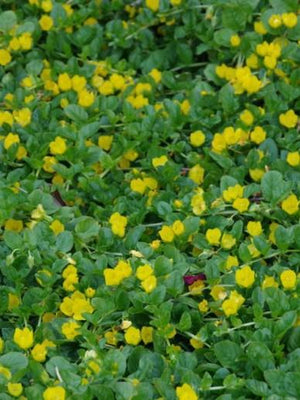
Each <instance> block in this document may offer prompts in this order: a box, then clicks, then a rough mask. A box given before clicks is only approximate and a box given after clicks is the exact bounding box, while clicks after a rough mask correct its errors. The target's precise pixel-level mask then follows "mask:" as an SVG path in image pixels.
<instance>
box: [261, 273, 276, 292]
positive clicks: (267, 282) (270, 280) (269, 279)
mask: <svg viewBox="0 0 300 400" xmlns="http://www.w3.org/2000/svg"><path fill="white" fill-rule="evenodd" d="M268 287H278V283H277V282H276V281H275V278H274V277H273V276H265V279H264V280H263V283H262V288H263V289H266V288H268Z"/></svg>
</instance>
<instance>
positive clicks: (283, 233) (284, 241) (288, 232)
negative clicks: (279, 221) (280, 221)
mask: <svg viewBox="0 0 300 400" xmlns="http://www.w3.org/2000/svg"><path fill="white" fill-rule="evenodd" d="M275 241H276V245H277V246H278V247H279V248H280V249H281V250H287V249H288V248H289V247H290V246H291V244H292V243H293V241H294V230H293V227H289V228H284V227H283V226H281V225H280V226H278V227H277V228H276V231H275Z"/></svg>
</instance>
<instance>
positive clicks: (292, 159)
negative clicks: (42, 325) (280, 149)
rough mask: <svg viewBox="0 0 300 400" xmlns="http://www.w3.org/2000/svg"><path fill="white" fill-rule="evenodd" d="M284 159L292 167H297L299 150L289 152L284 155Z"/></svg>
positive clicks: (299, 161) (299, 158) (299, 155)
mask: <svg viewBox="0 0 300 400" xmlns="http://www.w3.org/2000/svg"><path fill="white" fill-rule="evenodd" d="M286 161H287V163H288V164H289V165H291V166H292V167H297V166H298V165H299V164H300V154H299V151H293V152H289V153H288V154H287V157H286Z"/></svg>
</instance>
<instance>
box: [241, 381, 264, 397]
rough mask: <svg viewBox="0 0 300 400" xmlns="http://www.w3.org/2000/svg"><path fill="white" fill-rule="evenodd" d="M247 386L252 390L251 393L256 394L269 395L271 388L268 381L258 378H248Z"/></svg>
mask: <svg viewBox="0 0 300 400" xmlns="http://www.w3.org/2000/svg"><path fill="white" fill-rule="evenodd" d="M246 387H247V389H248V390H250V392H251V393H253V394H255V395H256V396H261V397H264V396H268V394H269V392H270V389H269V388H268V385H267V384H266V382H262V381H258V380H256V379H247V380H246Z"/></svg>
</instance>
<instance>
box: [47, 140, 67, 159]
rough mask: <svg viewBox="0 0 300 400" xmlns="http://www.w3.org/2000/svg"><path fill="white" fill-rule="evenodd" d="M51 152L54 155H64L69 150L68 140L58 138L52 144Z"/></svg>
mask: <svg viewBox="0 0 300 400" xmlns="http://www.w3.org/2000/svg"><path fill="white" fill-rule="evenodd" d="M49 146H50V152H51V154H53V155H56V154H64V153H65V151H66V150H67V145H66V139H64V138H62V137H60V136H56V138H55V140H53V141H52V142H50V145H49Z"/></svg>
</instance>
